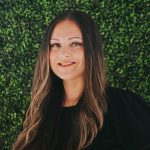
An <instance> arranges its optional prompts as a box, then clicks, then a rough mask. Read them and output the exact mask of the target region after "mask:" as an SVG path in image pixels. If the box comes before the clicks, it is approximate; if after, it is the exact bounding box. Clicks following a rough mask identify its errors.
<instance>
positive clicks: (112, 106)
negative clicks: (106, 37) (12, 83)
mask: <svg viewBox="0 0 150 150" xmlns="http://www.w3.org/2000/svg"><path fill="white" fill-rule="evenodd" d="M62 149H64V150H80V149H90V150H100V149H101V150H103V149H105V150H112V149H114V150H117V149H118V150H120V149H122V150H123V149H125V150H129V149H131V150H142V149H145V150H148V149H150V108H149V106H148V105H147V104H146V103H145V102H144V101H143V100H142V99H141V98H140V97H138V96H137V95H135V94H133V93H132V92H130V91H128V90H121V89H118V88H111V87H108V86H107V85H106V76H105V63H104V52H103V48H102V39H101V36H100V33H99V28H98V26H97V25H96V24H95V22H94V21H93V19H92V18H91V17H90V16H88V15H87V14H85V13H83V12H81V11H71V10H70V11H65V12H62V13H61V14H59V15H58V16H57V17H56V18H55V19H54V20H52V22H51V23H50V25H49V27H48V28H47V31H46V33H45V35H44V39H43V43H42V46H41V49H40V53H39V57H38V60H37V63H36V67H35V72H34V79H33V86H32V96H31V101H30V105H29V108H28V110H27V112H26V119H25V121H24V123H23V131H22V132H21V133H20V135H19V137H18V139H17V141H16V142H15V144H14V146H13V150H62Z"/></svg>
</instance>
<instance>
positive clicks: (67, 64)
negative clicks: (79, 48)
mask: <svg viewBox="0 0 150 150" xmlns="http://www.w3.org/2000/svg"><path fill="white" fill-rule="evenodd" d="M73 64H75V62H71V63H58V65H59V66H60V67H69V66H72V65H73Z"/></svg>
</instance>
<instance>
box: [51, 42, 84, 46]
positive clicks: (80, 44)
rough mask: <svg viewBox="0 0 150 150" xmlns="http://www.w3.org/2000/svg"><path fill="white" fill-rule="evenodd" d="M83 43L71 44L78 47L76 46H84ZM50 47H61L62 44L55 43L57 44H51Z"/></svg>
mask: <svg viewBox="0 0 150 150" xmlns="http://www.w3.org/2000/svg"><path fill="white" fill-rule="evenodd" d="M82 45H83V44H82V43H79V42H73V43H71V44H70V45H69V46H72V47H76V46H82ZM50 47H61V45H60V44H59V43H55V44H52V45H50Z"/></svg>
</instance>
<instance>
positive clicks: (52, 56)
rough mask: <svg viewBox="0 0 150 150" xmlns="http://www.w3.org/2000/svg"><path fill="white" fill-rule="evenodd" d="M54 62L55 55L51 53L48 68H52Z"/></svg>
mask: <svg viewBox="0 0 150 150" xmlns="http://www.w3.org/2000/svg"><path fill="white" fill-rule="evenodd" d="M54 61H55V55H54V53H53V52H50V53H49V63H50V67H51V68H52V66H53V65H54Z"/></svg>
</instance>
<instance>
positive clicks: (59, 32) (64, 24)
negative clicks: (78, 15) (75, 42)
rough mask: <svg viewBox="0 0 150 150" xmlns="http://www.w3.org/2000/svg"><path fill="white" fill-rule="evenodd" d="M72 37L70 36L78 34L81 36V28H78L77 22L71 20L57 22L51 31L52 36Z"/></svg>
mask: <svg viewBox="0 0 150 150" xmlns="http://www.w3.org/2000/svg"><path fill="white" fill-rule="evenodd" d="M59 36H60V37H72V36H79V37H81V38H82V33H81V29H80V28H79V26H78V24H77V23H76V22H75V21H72V20H64V21H61V22H58V23H57V24H56V25H55V27H54V29H53V31H52V35H51V37H52V38H56V37H59Z"/></svg>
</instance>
